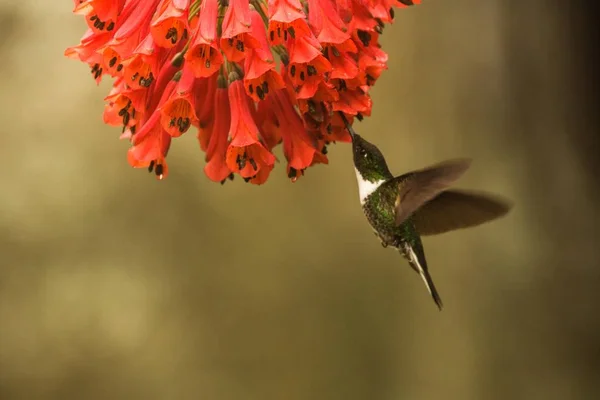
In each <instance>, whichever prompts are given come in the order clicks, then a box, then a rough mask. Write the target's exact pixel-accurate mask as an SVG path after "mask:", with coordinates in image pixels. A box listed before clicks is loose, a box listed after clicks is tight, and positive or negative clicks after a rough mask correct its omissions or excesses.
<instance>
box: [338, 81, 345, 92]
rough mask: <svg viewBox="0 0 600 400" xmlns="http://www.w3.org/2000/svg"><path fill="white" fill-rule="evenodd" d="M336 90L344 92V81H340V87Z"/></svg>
mask: <svg viewBox="0 0 600 400" xmlns="http://www.w3.org/2000/svg"><path fill="white" fill-rule="evenodd" d="M338 90H339V91H342V90H346V81H345V80H343V79H340V87H339V89H338Z"/></svg>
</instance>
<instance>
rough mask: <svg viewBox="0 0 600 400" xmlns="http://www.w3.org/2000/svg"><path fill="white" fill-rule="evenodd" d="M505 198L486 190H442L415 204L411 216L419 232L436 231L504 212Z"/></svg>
mask: <svg viewBox="0 0 600 400" xmlns="http://www.w3.org/2000/svg"><path fill="white" fill-rule="evenodd" d="M511 208H512V203H511V202H509V201H508V200H505V199H503V198H500V197H498V196H494V195H491V194H487V193H478V192H471V191H466V190H446V191H444V192H442V193H440V194H438V195H437V196H436V197H434V198H433V199H432V200H431V201H429V202H428V203H426V204H424V205H423V206H422V207H421V208H419V209H418V210H417V211H416V212H415V214H414V217H413V220H414V223H415V227H416V228H417V231H418V232H419V234H421V235H437V234H440V233H445V232H449V231H453V230H456V229H462V228H470V227H473V226H477V225H481V224H483V223H485V222H489V221H491V220H494V219H496V218H499V217H502V216H504V215H506V214H507V213H508V212H509V211H510V209H511Z"/></svg>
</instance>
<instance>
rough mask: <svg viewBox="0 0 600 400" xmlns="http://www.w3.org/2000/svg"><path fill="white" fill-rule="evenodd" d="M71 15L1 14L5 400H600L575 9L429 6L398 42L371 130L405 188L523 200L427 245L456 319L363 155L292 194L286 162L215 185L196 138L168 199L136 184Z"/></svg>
mask: <svg viewBox="0 0 600 400" xmlns="http://www.w3.org/2000/svg"><path fill="white" fill-rule="evenodd" d="M513 3H514V2H513ZM555 3H556V4H555ZM559 3H560V4H559ZM71 7H72V2H60V3H59V2H50V1H40V0H38V1H34V0H25V1H21V2H16V1H10V0H0V57H1V59H2V62H0V85H1V86H0V88H1V90H0V122H1V126H2V128H1V130H2V132H1V135H0V160H1V162H2V166H3V167H2V171H1V174H0V399H2V400H16V399H149V400H150V399H215V400H228V399H291V400H295V399H301V400H305V399H319V400H320V399H345V400H351V399H382V400H387V399H440V398H444V399H464V400H469V399H507V398H509V399H528V400H532V399H547V400H551V399H593V398H598V397H597V396H598V395H599V393H600V382H599V379H600V319H599V315H598V301H599V300H600V291H599V284H600V269H599V267H600V266H599V265H598V260H599V252H600V251H599V249H598V247H599V246H598V233H599V232H598V231H599V228H598V212H597V202H598V200H599V195H598V194H599V192H598V187H597V181H598V178H597V176H598V175H597V172H598V169H597V168H595V167H597V165H598V161H596V160H595V159H594V157H595V149H596V148H597V147H595V146H596V145H597V139H596V136H595V135H597V130H596V125H594V124H593V123H592V122H591V120H590V119H589V118H588V115H587V113H586V112H587V110H589V107H587V104H589V102H588V101H587V100H586V99H587V97H586V93H587V92H591V88H592V86H591V85H593V84H592V83H591V81H589V80H587V78H586V77H587V76H588V75H586V74H585V73H584V72H585V71H584V70H582V69H580V67H581V65H580V63H579V58H580V57H581V52H582V51H584V48H583V47H582V46H583V42H581V41H580V40H579V36H577V34H578V32H579V33H582V32H583V31H582V30H581V29H582V24H581V23H580V22H579V21H577V20H575V19H574V14H573V13H572V12H571V11H573V9H574V7H575V6H574V5H573V3H568V4H565V2H552V1H550V2H548V1H544V0H531V1H529V2H517V3H515V4H511V2H505V1H500V0H488V1H483V2H482V1H478V0H454V1H427V2H426V4H423V5H421V6H418V7H414V8H412V9H408V10H402V11H399V12H397V13H396V17H397V18H396V23H395V24H394V25H393V26H392V27H388V28H386V31H385V33H384V35H383V45H384V48H385V49H386V50H387V51H388V52H389V54H390V62H389V67H390V68H389V70H388V71H387V72H386V73H385V74H384V75H383V77H382V78H381V79H380V80H379V81H378V84H377V86H376V88H375V89H374V91H373V99H374V102H375V107H374V112H373V115H372V117H371V118H368V119H366V120H365V121H364V122H363V123H361V124H360V125H358V126H357V129H358V130H359V131H360V132H361V133H363V134H364V136H366V137H367V138H369V139H370V140H372V141H374V142H376V143H377V144H378V145H379V146H380V147H381V148H382V149H383V151H384V153H385V154H386V155H387V157H388V161H389V164H390V167H391V168H392V170H393V171H395V172H397V173H401V172H404V171H406V170H409V169H412V168H418V167H422V166H425V165H427V164H429V163H432V162H437V161H440V160H442V159H444V158H451V157H457V156H471V157H474V159H475V163H474V164H473V167H472V169H471V170H470V171H469V172H468V174H467V175H466V176H465V177H464V178H463V179H462V180H461V182H460V183H461V186H462V187H467V188H477V189H482V190H488V191H493V192H497V193H501V194H503V195H505V196H508V197H510V198H512V199H513V200H514V201H515V202H516V208H515V209H514V211H513V212H512V213H511V214H510V215H509V216H508V217H506V218H504V219H502V220H499V221H497V222H494V223H492V224H488V225H485V226H482V227H479V228H477V229H473V230H466V231H460V232H455V233H452V234H447V235H443V236H437V237H431V238H426V239H425V246H426V251H427V256H428V260H429V264H430V268H431V270H432V274H433V277H434V279H435V281H436V283H437V285H438V288H439V290H440V292H441V294H442V297H443V299H444V302H445V305H446V308H445V309H444V311H443V312H442V313H440V312H438V311H437V309H436V307H435V306H434V304H433V302H432V301H431V299H430V298H429V297H428V294H427V292H426V290H425V288H424V287H423V284H422V282H421V280H420V279H419V278H418V276H417V275H415V274H414V273H413V272H412V271H411V270H410V269H409V268H408V266H407V264H406V263H405V261H404V260H403V259H401V258H400V256H399V255H398V254H396V253H395V252H394V251H392V250H389V249H388V250H383V249H382V248H381V246H380V244H379V242H378V241H377V240H376V239H375V238H374V237H373V234H372V232H371V230H370V229H369V228H368V226H367V222H366V220H365V219H364V217H363V215H362V213H361V210H360V207H359V203H358V195H357V188H356V182H355V175H354V171H353V168H352V164H351V154H350V148H349V146H348V145H346V144H338V145H337V146H334V147H332V148H331V150H330V161H331V162H330V165H329V166H317V167H315V168H312V169H310V170H309V171H307V174H306V176H305V177H303V178H302V179H300V180H299V181H298V182H297V183H295V184H292V183H290V182H289V180H288V179H287V178H286V177H285V173H284V166H283V165H279V166H277V167H276V169H275V171H274V173H273V174H272V177H271V178H270V179H269V181H268V183H267V184H266V185H264V186H262V187H255V186H251V185H249V184H245V183H243V182H242V181H241V180H236V181H234V182H228V183H227V184H225V185H224V186H220V185H218V184H214V183H211V182H210V181H209V180H208V179H207V178H206V177H205V176H204V174H203V171H202V168H203V165H204V161H203V156H202V154H200V152H199V150H198V146H197V143H196V141H195V138H194V135H193V134H188V137H184V138H182V139H179V140H176V141H175V143H174V145H173V146H172V151H171V153H170V158H169V159H170V167H171V175H170V176H169V178H168V179H167V180H166V181H164V182H157V181H156V180H155V179H154V177H153V176H152V175H149V174H147V173H145V172H144V171H140V170H133V169H131V168H130V167H129V166H128V164H127V162H126V159H125V152H126V149H127V143H125V142H121V141H119V140H117V137H118V135H119V133H120V131H119V130H118V129H116V128H110V127H107V126H104V125H103V124H102V119H101V114H102V110H103V101H102V98H103V96H104V95H105V94H106V93H107V91H108V86H107V84H103V85H102V86H101V87H96V86H95V85H94V83H93V82H92V80H91V78H90V76H89V72H88V69H87V68H86V67H85V66H84V65H83V64H80V63H77V62H74V61H72V60H67V59H65V58H63V55H62V54H63V50H64V48H65V47H67V46H70V45H74V44H76V43H77V42H78V40H79V37H80V36H81V34H82V33H83V31H84V22H83V20H82V19H81V17H76V16H73V15H71V13H70V11H71ZM588 70H590V71H591V69H589V68H588ZM279 154H280V153H279Z"/></svg>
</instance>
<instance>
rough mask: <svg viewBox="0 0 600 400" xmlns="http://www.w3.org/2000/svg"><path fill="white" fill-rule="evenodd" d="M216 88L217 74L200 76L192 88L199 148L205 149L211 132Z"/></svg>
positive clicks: (214, 113) (214, 115) (214, 114)
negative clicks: (194, 87)
mask: <svg viewBox="0 0 600 400" xmlns="http://www.w3.org/2000/svg"><path fill="white" fill-rule="evenodd" d="M216 88H217V75H216V74H215V75H212V76H211V77H208V78H202V79H200V81H198V82H196V90H194V104H195V110H194V111H195V112H196V116H197V117H198V135H197V138H198V143H200V148H201V149H202V150H203V151H206V148H207V146H208V141H209V139H210V135H211V133H212V127H213V124H214V121H215V118H216V112H215V108H214V107H215V94H216Z"/></svg>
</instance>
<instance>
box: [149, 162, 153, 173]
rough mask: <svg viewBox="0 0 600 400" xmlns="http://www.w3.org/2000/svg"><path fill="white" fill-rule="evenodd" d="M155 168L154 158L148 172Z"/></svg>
mask: <svg viewBox="0 0 600 400" xmlns="http://www.w3.org/2000/svg"><path fill="white" fill-rule="evenodd" d="M153 169H154V160H152V161H150V165H148V172H152V170H153Z"/></svg>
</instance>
